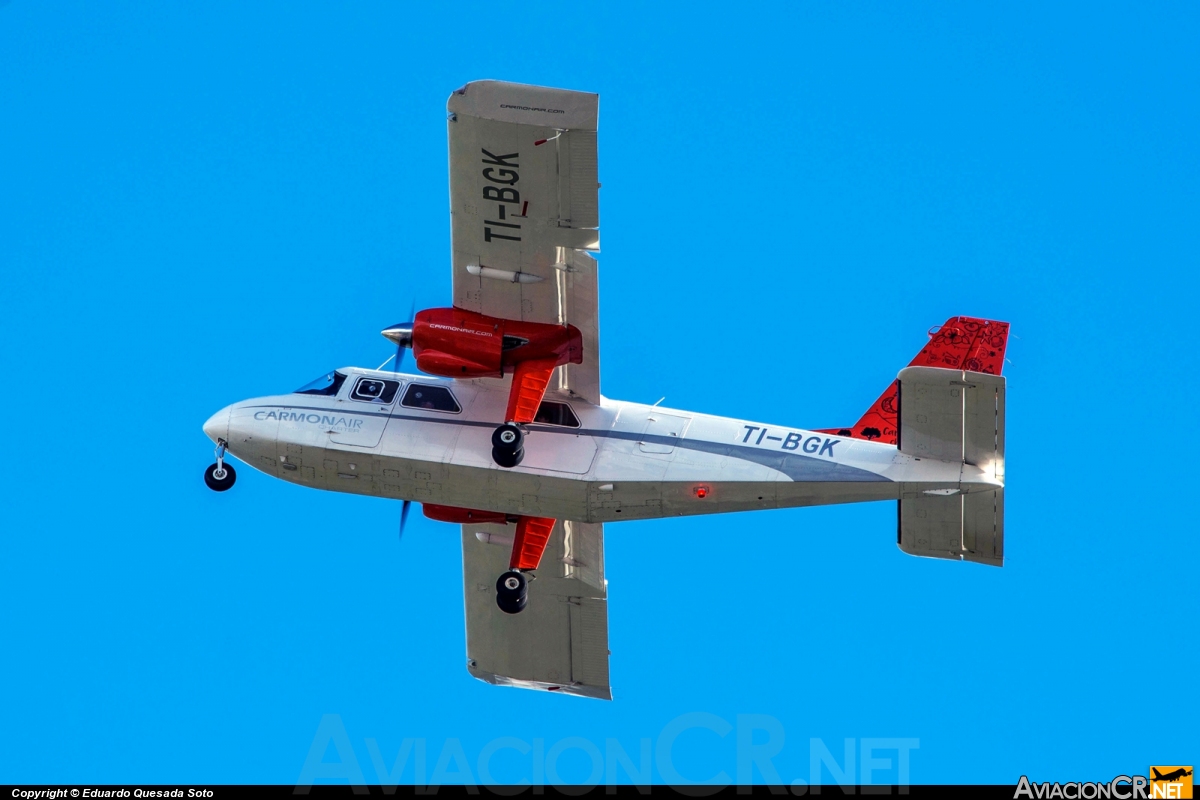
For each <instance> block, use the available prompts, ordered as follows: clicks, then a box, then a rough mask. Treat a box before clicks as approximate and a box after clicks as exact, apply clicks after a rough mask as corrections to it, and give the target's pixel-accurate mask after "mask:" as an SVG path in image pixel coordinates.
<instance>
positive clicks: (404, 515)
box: [398, 500, 412, 541]
mask: <svg viewBox="0 0 1200 800" xmlns="http://www.w3.org/2000/svg"><path fill="white" fill-rule="evenodd" d="M411 507H412V500H405V501H404V505H402V506H401V507H400V539H399V540H398V541H403V540H404V525H405V523H406V522H408V509H409V508H411Z"/></svg>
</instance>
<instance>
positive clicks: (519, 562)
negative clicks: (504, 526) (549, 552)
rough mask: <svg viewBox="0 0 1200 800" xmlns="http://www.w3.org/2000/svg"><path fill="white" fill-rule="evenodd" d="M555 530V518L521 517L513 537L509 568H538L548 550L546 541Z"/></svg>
mask: <svg viewBox="0 0 1200 800" xmlns="http://www.w3.org/2000/svg"><path fill="white" fill-rule="evenodd" d="M553 530H554V520H552V519H549V518H547V517H525V516H523V517H521V518H520V519H519V520H518V521H517V535H516V537H515V538H514V539H513V547H512V557H511V558H510V559H509V561H508V568H509V569H520V570H530V569H537V568H538V564H540V563H541V561H542V554H543V553H545V552H546V542H548V541H550V532H551V531H553Z"/></svg>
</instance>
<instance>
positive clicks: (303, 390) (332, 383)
mask: <svg viewBox="0 0 1200 800" xmlns="http://www.w3.org/2000/svg"><path fill="white" fill-rule="evenodd" d="M345 382H346V376H345V375H343V374H342V373H340V372H338V371H337V370H334V371H333V372H327V373H325V374H324V375H322V376H321V377H319V378H317V379H316V380H315V381H313V382H312V383H306V384H304V385H303V386H301V387H300V388H299V389H297V390H296V392H295V393H296V394H324V395H330V396H332V395H335V394H337V393H338V390H340V389H341V388H342V384H343V383H345Z"/></svg>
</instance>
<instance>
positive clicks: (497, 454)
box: [492, 447, 525, 469]
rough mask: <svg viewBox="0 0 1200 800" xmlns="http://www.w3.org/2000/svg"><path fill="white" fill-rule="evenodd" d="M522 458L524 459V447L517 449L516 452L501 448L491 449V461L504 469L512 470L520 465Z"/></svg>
mask: <svg viewBox="0 0 1200 800" xmlns="http://www.w3.org/2000/svg"><path fill="white" fill-rule="evenodd" d="M523 458H525V448H524V447H521V448H518V449H517V450H516V452H513V451H511V450H505V449H504V448H503V447H493V448H492V461H495V462H496V463H497V464H499V465H500V466H502V467H504V468H505V469H512V468H513V467H515V466H516V465H517V464H520V463H521V460H522V459H523Z"/></svg>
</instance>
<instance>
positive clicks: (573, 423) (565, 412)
mask: <svg viewBox="0 0 1200 800" xmlns="http://www.w3.org/2000/svg"><path fill="white" fill-rule="evenodd" d="M533 421H534V422H540V423H541V424H543V425H563V426H565V427H568V428H578V427H579V419H578V418H577V417H576V416H575V412H574V411H572V410H571V407H570V406H569V405H567V404H566V403H550V402H544V403H542V404H541V405H540V406H538V413H537V416H536V417H534V418H533Z"/></svg>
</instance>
